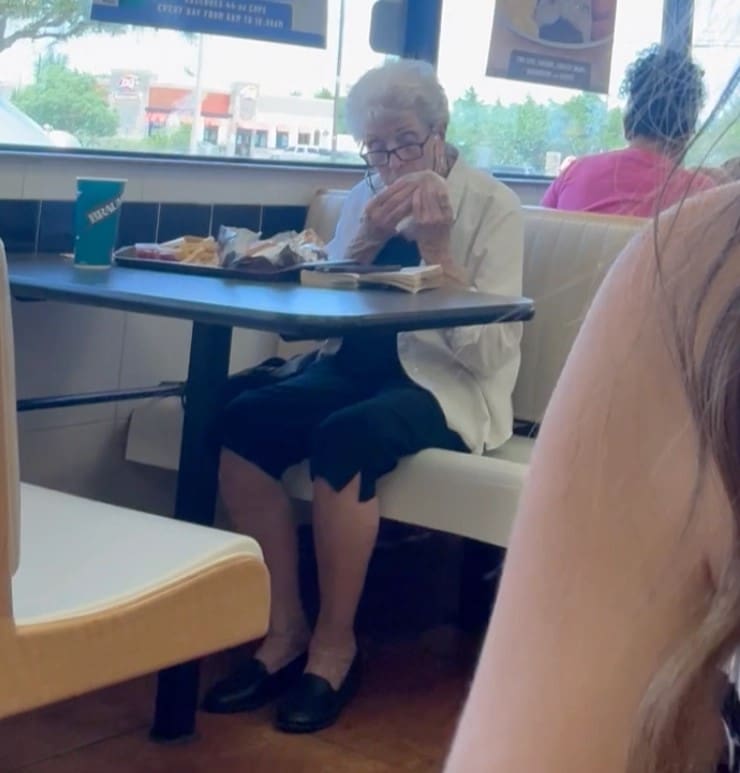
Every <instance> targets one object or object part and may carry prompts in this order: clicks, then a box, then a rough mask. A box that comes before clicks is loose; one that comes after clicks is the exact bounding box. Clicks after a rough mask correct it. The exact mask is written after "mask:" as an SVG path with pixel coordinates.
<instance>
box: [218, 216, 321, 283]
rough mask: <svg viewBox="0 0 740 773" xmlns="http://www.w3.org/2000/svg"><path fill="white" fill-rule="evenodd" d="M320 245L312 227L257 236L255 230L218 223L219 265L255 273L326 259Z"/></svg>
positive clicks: (319, 240)
mask: <svg viewBox="0 0 740 773" xmlns="http://www.w3.org/2000/svg"><path fill="white" fill-rule="evenodd" d="M323 248H324V243H323V242H322V241H321V239H320V238H319V236H318V234H316V232H315V231H313V230H312V229H307V230H305V231H302V232H301V233H296V232H295V231H285V232H283V233H279V234H275V235H274V236H272V237H270V238H269V239H260V234H259V233H255V232H254V231H250V230H249V229H246V228H232V227H230V226H221V228H220V229H219V234H218V249H219V258H220V261H221V265H223V266H226V267H229V268H244V269H245V270H249V271H255V272H259V273H269V272H270V271H277V270H280V269H284V268H290V267H291V266H296V265H299V264H301V265H302V264H305V263H314V262H316V261H319V260H326V252H325V250H324V249H323Z"/></svg>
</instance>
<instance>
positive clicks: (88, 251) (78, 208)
mask: <svg viewBox="0 0 740 773" xmlns="http://www.w3.org/2000/svg"><path fill="white" fill-rule="evenodd" d="M125 187H126V180H109V179H104V178H101V177H78V178H77V202H76V205H75V256H74V263H75V265H76V266H80V267H81V268H108V267H109V266H110V265H111V263H112V262H113V249H114V248H115V245H116V236H117V234H118V219H119V216H120V214H121V197H122V196H123V189H124V188H125Z"/></svg>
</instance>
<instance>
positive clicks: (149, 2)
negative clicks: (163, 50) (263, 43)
mask: <svg viewBox="0 0 740 773" xmlns="http://www.w3.org/2000/svg"><path fill="white" fill-rule="evenodd" d="M326 5H327V0H282V2H268V0H264V2H247V1H246V0H168V2H156V1H154V0H93V2H92V12H91V18H92V19H94V20H95V21H100V22H105V23H113V24H133V25H136V26H143V27H165V28H167V29H174V30H183V31H184V32H203V33H206V34H209V35H229V36H232V37H240V38H256V39H258V40H270V41H273V42H275V43H292V44H294V45H298V46H312V47H315V48H326Z"/></svg>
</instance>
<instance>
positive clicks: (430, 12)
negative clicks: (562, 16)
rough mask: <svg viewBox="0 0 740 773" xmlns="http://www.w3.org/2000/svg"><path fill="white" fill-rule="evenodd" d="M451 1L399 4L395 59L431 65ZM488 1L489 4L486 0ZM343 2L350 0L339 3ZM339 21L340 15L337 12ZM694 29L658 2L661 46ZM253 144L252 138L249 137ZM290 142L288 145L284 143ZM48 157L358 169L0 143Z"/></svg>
mask: <svg viewBox="0 0 740 773" xmlns="http://www.w3.org/2000/svg"><path fill="white" fill-rule="evenodd" d="M451 1H452V0H405V2H404V6H405V11H406V15H405V20H404V35H403V50H402V51H401V56H403V57H406V58H410V59H423V60H426V61H428V62H430V63H431V64H433V65H434V66H435V67H436V66H437V63H438V58H439V43H440V37H441V21H442V3H443V2H451ZM492 1H493V0H492ZM341 2H342V8H343V7H344V3H347V2H351V0H341ZM341 16H342V18H343V14H341ZM693 26H694V2H693V0H663V24H662V32H661V42H662V43H663V44H664V45H667V46H670V47H671V48H674V49H676V50H678V51H685V52H687V53H690V51H691V43H692V37H693ZM252 141H253V142H255V141H256V134H255V136H254V137H253V138H252ZM288 144H290V141H289V142H288ZM39 155H42V156H50V157H53V158H64V157H68V158H70V159H71V158H85V159H99V160H105V159H116V160H126V161H129V162H140V163H148V162H150V161H157V162H168V161H169V162H172V163H176V164H195V165H198V166H203V165H206V164H207V165H210V166H213V165H218V166H223V165H226V166H233V165H239V166H241V167H250V166H251V167H256V168H263V169H264V168H269V167H277V168H281V169H285V168H286V167H287V168H294V169H297V170H298V169H312V170H316V169H326V170H342V169H344V170H355V171H356V170H357V169H358V168H361V167H363V166H364V164H363V163H362V161H361V160H360V159H359V157H358V161H357V163H356V164H355V163H347V162H341V163H332V162H326V161H323V162H322V161H318V160H316V159H315V158H311V156H313V154H309V153H307V154H306V156H307V158H306V162H303V161H300V162H296V161H294V160H284V161H283V160H279V159H269V160H267V159H254V158H244V157H241V158H240V157H239V156H224V157H219V158H218V159H214V158H213V157H212V156H205V155H202V154H188V153H156V152H155V153H152V152H135V151H118V150H99V149H95V148H48V147H44V148H39V147H35V146H24V145H21V146H18V145H0V159H2V158H8V159H10V158H24V157H27V156H34V157H37V156H39ZM500 179H502V180H515V181H516V180H521V181H527V182H549V181H551V180H552V179H553V178H552V177H550V176H548V175H506V174H502V175H501V176H500Z"/></svg>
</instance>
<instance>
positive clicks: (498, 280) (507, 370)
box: [324, 158, 524, 453]
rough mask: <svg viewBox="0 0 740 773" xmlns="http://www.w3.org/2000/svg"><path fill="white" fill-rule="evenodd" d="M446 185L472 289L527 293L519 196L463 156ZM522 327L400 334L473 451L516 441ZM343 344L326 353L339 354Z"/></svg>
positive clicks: (342, 233)
mask: <svg viewBox="0 0 740 773" xmlns="http://www.w3.org/2000/svg"><path fill="white" fill-rule="evenodd" d="M447 186H448V192H449V197H450V203H451V205H452V210H453V214H454V223H453V226H452V233H451V245H452V255H453V258H454V260H455V261H456V262H457V263H458V265H460V266H461V267H462V268H463V269H464V270H465V273H466V275H467V279H468V283H469V285H470V286H471V288H473V289H475V290H480V291H481V292H486V293H500V294H502V295H521V292H522V253H523V249H524V235H523V218H522V213H521V207H520V202H519V199H518V198H517V196H516V195H515V194H514V193H513V192H512V191H511V190H509V189H508V188H507V187H506V186H505V185H503V184H502V183H500V182H498V181H497V180H495V179H494V178H493V177H492V176H491V175H490V174H487V173H485V172H482V171H480V170H477V169H473V168H472V167H470V166H468V165H467V164H466V163H465V162H464V161H463V160H462V159H461V158H458V159H457V160H456V161H455V163H454V165H453V167H452V169H451V170H450V173H449V175H448V176H447ZM372 197H373V192H372V190H371V189H370V186H369V185H368V184H367V182H366V181H364V180H363V181H361V182H360V183H358V184H357V185H356V186H355V187H354V188H353V189H352V190H351V191H350V192H349V194H348V196H347V201H346V202H345V204H344V207H343V208H342V213H341V215H340V218H339V222H338V223H337V228H336V233H335V235H334V238H333V239H332V241H331V242H330V243H329V244H328V246H327V251H328V253H329V258H330V259H332V260H340V259H342V258H343V257H344V255H345V253H346V251H347V248H348V246H349V244H350V243H351V241H352V239H353V238H354V236H355V234H356V233H357V230H358V228H359V224H360V218H361V217H362V213H363V210H364V209H365V205H366V204H367V203H368V201H370V199H371V198H372ZM521 335H522V325H521V323H520V322H510V323H506V324H490V325H475V326H471V327H456V328H443V329H438V330H422V331H418V332H407V333H399V335H398V354H399V358H400V360H401V364H402V366H403V368H404V370H405V371H406V374H407V375H408V376H409V378H411V379H412V380H413V381H415V382H416V383H417V384H418V385H419V386H421V387H423V388H424V389H427V390H428V391H429V392H431V393H432V394H433V395H434V397H435V398H436V399H437V402H438V403H439V405H440V407H441V408H442V411H443V412H444V415H445V417H446V419H447V424H448V426H449V427H450V428H451V429H453V430H455V431H456V432H458V433H459V434H460V436H461V437H462V439H463V441H464V442H465V444H466V445H467V446H468V447H469V448H470V449H471V450H472V451H473V452H475V453H482V452H483V451H484V450H487V449H492V448H496V447H497V446H500V445H501V444H502V443H504V442H505V441H506V440H508V438H509V437H511V433H512V425H513V410H512V404H511V393H512V391H513V389H514V383H515V381H516V377H517V373H518V371H519V360H520V353H519V344H520V341H521ZM336 348H338V343H336V342H335V343H333V344H330V345H329V346H328V347H327V348H325V349H324V351H325V352H326V351H327V350H328V351H335V350H336Z"/></svg>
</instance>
